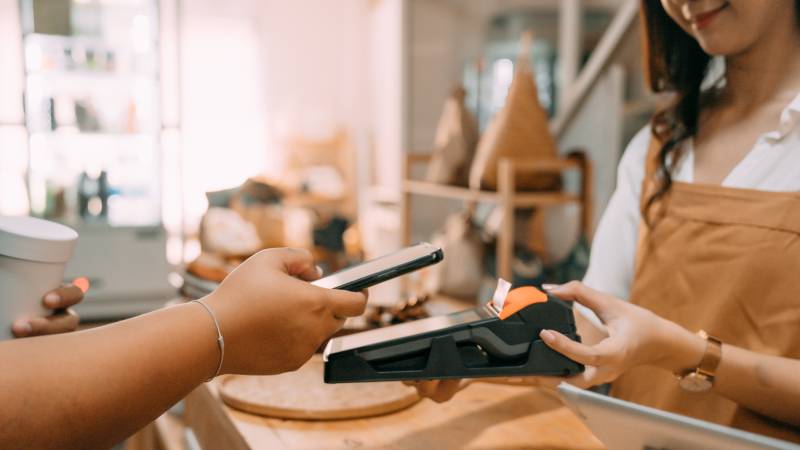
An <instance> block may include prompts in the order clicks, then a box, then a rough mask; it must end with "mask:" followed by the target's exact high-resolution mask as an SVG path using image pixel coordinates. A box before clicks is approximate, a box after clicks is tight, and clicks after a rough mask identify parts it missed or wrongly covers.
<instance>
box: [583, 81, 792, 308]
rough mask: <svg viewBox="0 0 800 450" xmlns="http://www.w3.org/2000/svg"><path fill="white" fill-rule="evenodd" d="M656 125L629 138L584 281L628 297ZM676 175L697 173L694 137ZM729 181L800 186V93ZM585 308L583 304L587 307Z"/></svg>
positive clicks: (688, 178)
mask: <svg viewBox="0 0 800 450" xmlns="http://www.w3.org/2000/svg"><path fill="white" fill-rule="evenodd" d="M649 143H650V126H649V125H648V126H646V127H645V128H643V129H642V130H641V131H639V133H637V134H636V136H635V137H634V138H633V139H632V140H631V142H630V143H629V144H628V147H627V149H625V153H624V154H623V156H622V160H621V161H620V163H619V167H618V169H617V188H616V190H615V191H614V194H613V195H612V196H611V200H609V202H608V206H606V210H605V212H604V213H603V217H602V218H601V219H600V223H599V225H598V227H597V231H596V232H595V236H594V241H593V243H592V252H591V256H590V259H589V269H588V271H587V272H586V276H585V277H584V279H583V282H584V283H586V284H587V285H588V286H590V287H592V288H594V289H597V290H599V291H602V292H606V293H609V294H612V295H614V296H616V297H619V298H622V299H626V300H627V299H628V295H629V294H630V291H631V285H632V284H633V262H634V257H635V254H636V240H637V233H638V226H639V222H640V220H641V213H640V210H639V200H640V196H641V191H642V180H643V179H644V170H645V158H646V156H647V148H648V145H649ZM685 145H686V146H687V148H686V152H685V156H684V157H683V158H682V160H681V161H680V162H679V164H678V165H677V167H676V168H675V173H674V174H673V179H674V180H675V181H682V182H687V183H691V182H692V180H693V179H694V173H693V171H694V149H693V148H692V141H691V140H688V141H687V142H686V144H685ZM722 185H723V186H726V187H732V188H748V189H758V190H763V191H800V95H798V96H797V97H795V98H794V100H792V102H791V103H790V104H789V106H787V107H786V108H784V110H783V111H782V113H781V117H780V123H779V124H778V127H777V128H776V129H775V130H773V131H770V132H768V133H764V134H762V135H761V136H760V137H759V138H758V140H757V141H756V143H755V145H754V146H753V148H752V149H751V150H750V152H749V153H748V154H747V155H746V156H745V157H744V159H742V161H740V162H739V164H737V165H736V166H735V167H734V168H733V170H732V171H731V173H729V174H728V176H727V177H726V178H725V179H724V180H723V182H722ZM581 309H582V311H585V310H583V308H581Z"/></svg>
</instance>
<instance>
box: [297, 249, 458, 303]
mask: <svg viewBox="0 0 800 450" xmlns="http://www.w3.org/2000/svg"><path fill="white" fill-rule="evenodd" d="M442 259H444V252H442V249H441V248H439V247H436V246H435V245H432V244H429V243H427V242H423V243H420V244H417V245H413V246H411V247H406V248H404V249H401V250H398V251H396V252H393V253H389V254H388V255H384V256H381V257H379V258H376V259H373V260H370V261H366V262H363V263H361V264H357V265H355V266H353V267H348V268H347V269H344V270H340V271H338V272H335V273H333V274H331V275H328V276H327V277H324V278H320V279H319V280H317V281H314V282H312V284H314V285H316V286H319V287H323V288H328V289H341V290H345V291H354V292H358V291H362V290H364V289H366V288H368V287H370V286H375V285H376V284H379V283H383V282H384V281H389V280H391V279H393V278H397V277H399V276H401V275H405V274H407V273H410V272H413V271H415V270H419V269H421V268H423V267H427V266H430V265H433V264H436V263H438V262H439V261H441V260H442Z"/></svg>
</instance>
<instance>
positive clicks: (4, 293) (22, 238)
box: [0, 216, 78, 340]
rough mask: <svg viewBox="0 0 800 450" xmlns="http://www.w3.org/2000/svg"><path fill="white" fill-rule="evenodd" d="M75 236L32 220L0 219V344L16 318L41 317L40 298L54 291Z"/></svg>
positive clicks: (65, 229) (58, 226) (43, 312)
mask: <svg viewBox="0 0 800 450" xmlns="http://www.w3.org/2000/svg"><path fill="white" fill-rule="evenodd" d="M77 240H78V233H76V232H75V230H73V229H71V228H69V227H66V226H64V225H61V224H58V223H55V222H49V221H47V220H42V219H36V218H33V217H8V216H0V340H5V339H9V338H12V337H13V334H12V333H11V324H12V323H13V322H14V320H16V319H17V318H20V317H32V316H44V315H46V314H47V310H46V309H45V308H44V307H43V306H42V297H43V296H44V294H46V293H47V292H49V291H51V290H53V289H56V288H58V287H59V286H61V283H62V281H63V278H64V266H66V264H67V261H68V260H69V258H70V257H71V256H72V251H73V249H74V248H75V241H77Z"/></svg>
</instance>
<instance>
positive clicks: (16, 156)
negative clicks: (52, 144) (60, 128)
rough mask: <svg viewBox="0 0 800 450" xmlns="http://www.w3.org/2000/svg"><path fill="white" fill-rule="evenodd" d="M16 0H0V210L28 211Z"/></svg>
mask: <svg viewBox="0 0 800 450" xmlns="http://www.w3.org/2000/svg"><path fill="white" fill-rule="evenodd" d="M18 3H19V2H18V1H17V0H0V214H13V215H22V214H26V213H27V211H28V198H27V194H26V189H25V180H24V178H23V177H24V174H25V170H26V169H27V165H28V146H27V138H28V136H27V134H26V132H25V128H24V127H23V124H24V122H25V118H24V114H23V109H22V92H23V88H24V70H23V65H22V64H23V62H22V30H21V29H20V16H19V9H18Z"/></svg>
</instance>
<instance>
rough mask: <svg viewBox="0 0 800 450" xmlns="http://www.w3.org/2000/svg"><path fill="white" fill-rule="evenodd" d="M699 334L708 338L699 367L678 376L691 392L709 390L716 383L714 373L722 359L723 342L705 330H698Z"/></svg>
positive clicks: (685, 388) (683, 386) (684, 387)
mask: <svg viewBox="0 0 800 450" xmlns="http://www.w3.org/2000/svg"><path fill="white" fill-rule="evenodd" d="M697 335H698V336H700V337H701V338H703V339H705V340H706V350H705V352H704V353H703V358H702V359H701V360H700V364H698V366H697V368H695V369H694V370H691V371H689V372H687V373H684V374H683V375H681V376H679V377H678V378H679V379H680V381H679V382H678V384H679V385H680V387H681V388H683V389H684V390H686V391H689V392H708V391H710V390H711V387H712V386H713V385H714V375H715V374H716V372H717V366H719V362H720V360H721V359H722V342H720V340H719V339H717V338H715V337H713V336H709V335H708V333H706V332H705V331H703V330H700V331H698V332H697Z"/></svg>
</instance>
